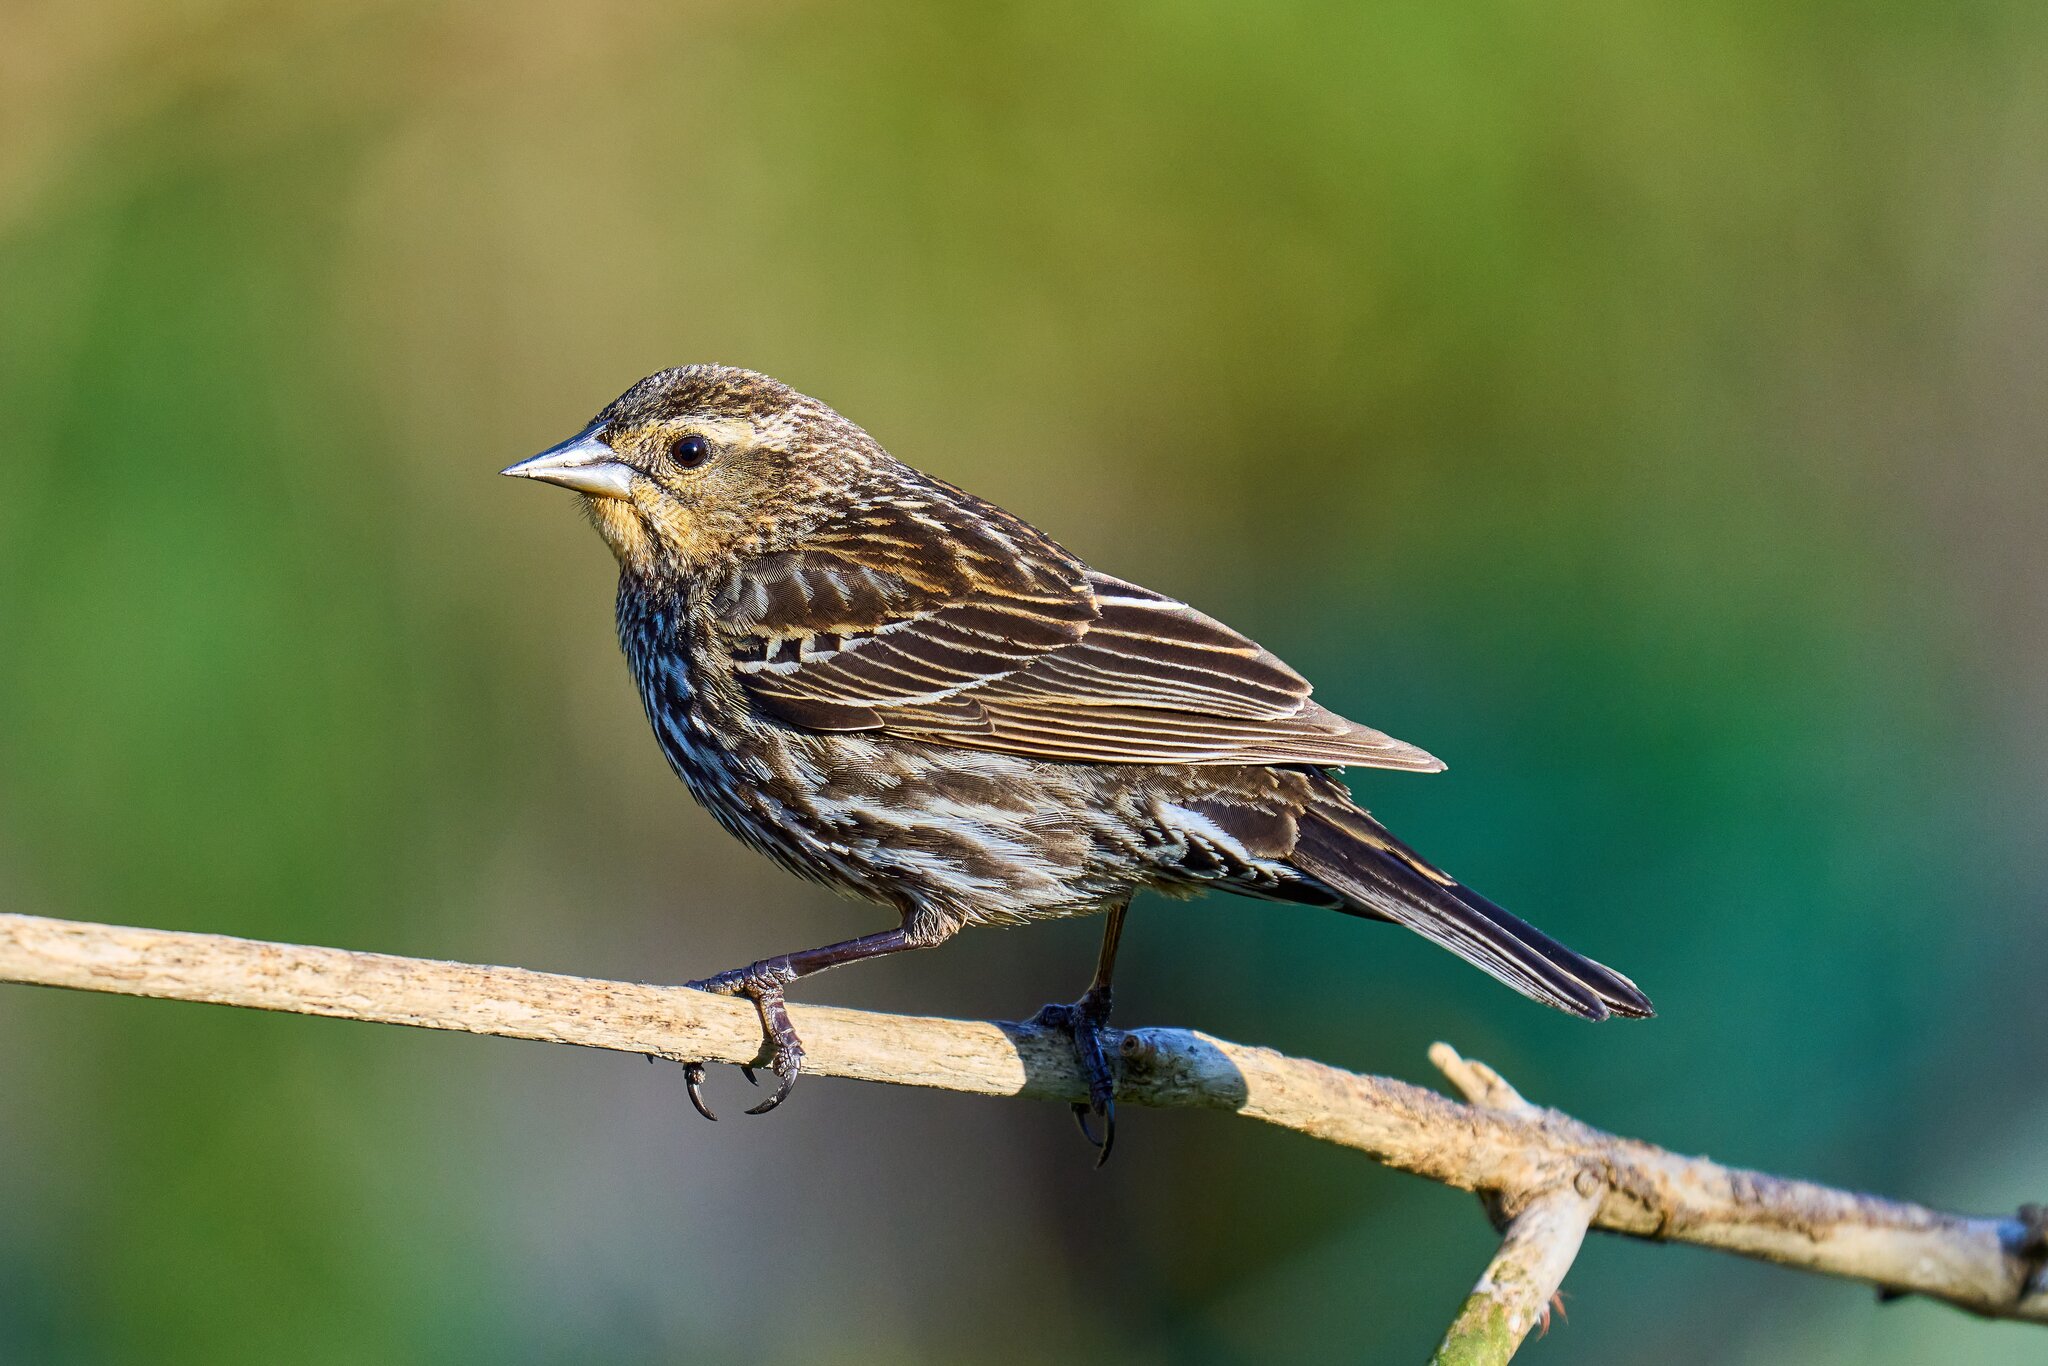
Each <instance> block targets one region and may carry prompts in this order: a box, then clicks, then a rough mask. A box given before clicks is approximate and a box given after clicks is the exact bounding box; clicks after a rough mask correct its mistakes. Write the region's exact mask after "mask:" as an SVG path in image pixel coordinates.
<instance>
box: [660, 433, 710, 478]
mask: <svg viewBox="0 0 2048 1366" xmlns="http://www.w3.org/2000/svg"><path fill="white" fill-rule="evenodd" d="M668 458H669V459H671V460H673V461H675V462H676V463H677V464H678V465H681V466H682V467H683V468H684V469H686V470H688V469H695V468H696V467H697V466H699V465H701V464H703V463H704V462H705V461H706V460H709V459H710V458H711V443H710V442H709V441H706V440H705V439H704V438H703V437H701V436H699V435H697V433H695V432H691V433H690V434H689V435H688V436H679V437H677V438H676V439H675V440H674V441H672V442H670V443H669V448H668Z"/></svg>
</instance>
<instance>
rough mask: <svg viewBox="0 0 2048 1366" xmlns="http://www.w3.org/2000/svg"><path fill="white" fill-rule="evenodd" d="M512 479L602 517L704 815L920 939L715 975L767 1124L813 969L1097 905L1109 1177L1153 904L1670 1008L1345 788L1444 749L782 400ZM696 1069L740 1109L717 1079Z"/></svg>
mask: <svg viewBox="0 0 2048 1366" xmlns="http://www.w3.org/2000/svg"><path fill="white" fill-rule="evenodd" d="M505 473H506V474H509V475H517V476H519V477H522V478H527V479H539V480H544V481H546V482H548V483H552V484H559V485H562V486H563V487H565V488H569V489H574V490H575V491H576V492H577V493H579V494H581V495H582V496H583V501H584V504H585V506H586V508H587V510H588V512H589V515H590V519H591V521H592V522H593V523H594V524H595V525H596V527H597V530H598V532H599V534H601V535H602V536H603V537H604V539H605V541H606V543H607V544H608V545H610V547H611V549H612V553H613V554H614V555H615V556H617V558H618V562H619V596H618V628H619V640H620V643H621V645H622V646H623V647H624V649H625V653H626V658H627V660H628V661H629V663H630V664H631V666H632V671H633V677H634V680H635V681H636V682H637V683H638V684H639V688H640V696H641V700H642V701H643V703H644V704H645V706H646V709H647V719H648V720H649V722H650V723H652V725H653V727H654V734H655V738H656V739H657V740H658V741H659V742H660V744H661V748H662V752H663V753H664V754H665V755H666V756H667V758H668V761H669V763H670V764H671V765H672V766H673V767H674V769H675V771H676V773H677V774H678V775H679V776H681V778H682V780H683V781H684V783H686V784H688V786H689V789H690V791H691V792H692V793H693V794H694V795H695V796H696V798H697V800H698V801H700V802H702V803H703V804H704V806H705V807H706V808H707V809H709V810H710V812H711V814H712V815H713V816H714V817H716V818H717V820H718V822H719V823H720V824H721V825H723V826H724V827H725V828H726V829H727V830H729V831H731V832H732V833H733V834H734V835H737V836H738V837H739V838H740V839H742V840H744V841H745V842H746V843H748V844H750V845H752V846H753V847H754V848H756V849H758V850H760V851H761V852H762V853H764V854H766V855H768V856H769V857H770V858H772V859H774V860H775V861H776V862H778V863H780V864H782V865H783V866H784V867H785V868H788V869H789V870H790V871H792V872H795V873H797V874H800V875H801V876H804V877H807V878H811V879H813V880H815V881H818V882H822V883H825V884H826V885H828V886H831V887H835V888H838V889H839V890H841V891H844V892H850V893H853V894H854V895H856V896H861V897H866V898H868V899H870V900H873V901H878V902H881V903H883V904H884V905H886V906H889V907H891V908H893V909H894V910H895V911H896V913H897V914H898V915H899V916H900V917H901V923H900V924H899V925H898V926H897V927H896V928H895V929H891V930H886V931H883V932H881V933H879V934H870V935H866V936H863V937H861V938H858V939H850V940H847V941H846V942H844V943H840V944H832V945H829V946H827V947H825V948H818V949H806V950H803V951H801V952H797V953H787V954H781V955H778V956H776V957H772V958H764V959H762V960H761V961H760V962H757V963H753V964H750V965H748V966H746V967H743V968H738V969H735V970H733V971H730V972H723V973H719V974H718V975H717V976H714V977H709V978H705V979H704V980H702V981H699V982H693V983H691V985H692V986H695V987H698V988H699V989H701V990H705V991H713V992H720V993H725V994H730V995H743V996H747V997H750V998H751V999H752V1000H753V1001H754V1002H755V1003H756V1005H757V1007H758V1008H759V1011H760V1014H761V1021H762V1026H763V1028H764V1030H765V1032H766V1036H767V1043H768V1046H769V1048H770V1057H771V1059H772V1066H773V1068H774V1070H775V1072H776V1075H777V1077H778V1078H779V1081H780V1085H779V1086H778V1087H777V1089H776V1090H775V1092H774V1094H773V1095H771V1096H770V1097H769V1098H768V1099H767V1100H766V1101H764V1102H763V1103H761V1104H760V1105H758V1106H756V1107H755V1108H754V1110H752V1111H749V1113H760V1112H763V1111H766V1110H769V1109H772V1108H774V1106H776V1105H777V1104H779V1103H780V1102H781V1101H782V1100H783V1098H784V1097H786V1096H787V1095H788V1094H789V1090H790V1087H791V1086H792V1085H793V1084H794V1082H795V1080H796V1077H797V1074H798V1072H799V1070H800V1069H801V1066H802V1061H803V1047H802V1044H801V1042H800V1041H799V1040H798V1038H797V1035H796V1031H795V1030H794V1029H793V1028H792V1027H791V1025H790V1020H789V1014H788V1011H787V1009H786V1007H785V1005H784V1001H783V989H784V987H786V986H787V985H788V984H789V983H791V982H793V981H795V980H796V979H797V978H799V977H806V976H809V975H810V974H811V973H814V972H820V971H823V970H824V969H826V968H831V967H838V966H840V965H841V964H845V963H851V962H855V961H858V960H860V959H864V958H874V957H879V956H881V955H883V954H889V953H897V952H900V951H902V950H904V949H919V948H929V947H931V946H932V945H935V944H939V943H941V942H943V941H944V940H946V939H948V938H950V937H951V936H952V935H953V934H955V933H956V932H958V931H959V930H961V929H962V928H964V927H966V926H969V925H1019V924H1025V923H1028V922H1031V921H1036V920H1048V919H1053V918H1056V917H1062V916H1079V915H1095V914H1098V913H1106V914H1107V915H1108V924H1107V927H1106V930H1105V933H1104V936H1103V943H1102V952H1101V956H1100V959H1099V961H1098V964H1097V968H1096V974H1095V979H1094V982H1093V984H1092V985H1091V986H1090V987H1089V989H1088V991H1087V992H1086V993H1085V994H1084V995H1083V996H1082V997H1081V998H1080V1000H1078V1001H1077V1002H1075V1003H1074V1004H1073V1005H1071V1006H1062V1007H1047V1008H1046V1010H1044V1011H1042V1012H1040V1016H1039V1018H1040V1019H1041V1020H1042V1021H1045V1022H1048V1023H1051V1024H1055V1025H1058V1026H1061V1027H1063V1028H1067V1029H1070V1030H1071V1031H1072V1035H1073V1039H1074V1047H1075V1052H1076V1055H1077V1057H1078V1058H1079V1060H1080V1063H1081V1066H1082V1069H1083V1071H1084V1072H1085V1073H1086V1075H1087V1077H1088V1080H1089V1094H1090V1101H1089V1104H1088V1105H1086V1106H1082V1105H1076V1106H1075V1111H1076V1113H1077V1115H1079V1117H1080V1119H1081V1125H1082V1130H1083V1132H1084V1133H1088V1134H1089V1135H1090V1138H1091V1141H1094V1142H1096V1143H1097V1144H1098V1146H1100V1147H1101V1148H1102V1151H1103V1155H1104V1156H1105V1157H1106V1156H1107V1154H1108V1146H1109V1142H1110V1140H1111V1138H1112V1137H1113V1135H1114V1109H1113V1104H1114V1098H1115V1079H1114V1075H1113V1073H1112V1071H1111V1069H1110V1067H1109V1065H1108V1061H1107V1059H1106V1057H1105V1055H1104V1052H1103V1048H1102V1043H1101V1038H1100V1032H1101V1030H1102V1029H1103V1027H1104V1025H1105V1023H1106V1021H1107V1019H1108V1016H1109V1008H1110V974H1111V969H1112V968H1113V967H1114V965H1115V961H1116V950H1117V941H1118V937H1119V934H1120V932H1121V930H1122V927H1123V919H1124V913H1125V910H1126V908H1127V907H1128V906H1129V904H1130V900H1131V896H1132V894H1133V893H1135V892H1136V891H1138V890H1139V889H1140V888H1146V887H1149V888H1153V889H1155V890H1158V891H1162V892H1165V893H1167V894H1169V895H1176V896H1188V895H1193V894H1195V893H1197V892H1200V891H1203V890H1205V889H1207V888H1211V887H1220V888H1225V889H1227V890H1230V891H1234V892H1241V893H1244V894H1246V895H1249V896H1254V897H1262V898H1265V899H1268V900H1273V901H1291V902H1300V903H1305V904H1308V905H1313V906H1324V907H1328V908H1329V909H1331V910H1336V911H1344V912H1347V913H1349V914H1352V915H1357V916H1364V917H1368V918H1370V919H1375V920H1390V921H1393V922H1394V923H1396V924H1399V925H1404V926H1406V927H1407V928H1409V929H1411V930H1414V931H1415V932H1416V933H1418V934H1421V935H1423V936H1425V937H1427V938H1429V939H1432V940H1434V941H1435V942H1436V943H1438V944H1441V945H1442V946H1444V947H1445V948H1447V949H1449V950H1451V952H1453V953H1455V954H1457V955H1459V956H1460V957H1462V958H1464V959H1466V960H1467V961H1469V962H1472V963H1474V964H1477V965H1478V966H1479V967H1481V968H1484V969H1485V970H1486V971H1488V972H1490V973H1492V974H1493V975H1494V976H1495V977H1498V978H1499V979H1500V980H1501V981H1503V982H1505V983H1507V984H1508V985H1509V986H1511V987H1513V988H1515V990H1517V991H1519V992H1521V993H1523V994H1524V995H1526V996H1529V997H1532V998H1533V999H1535V1000H1538V1001H1541V1002H1543V1003H1544V1004H1546V1005H1551V1006H1555V1007H1557V1008H1558V1009H1560V1010H1564V1011H1569V1012H1570V1013H1572V1014H1574V1015H1579V1016H1582V1017H1584V1018H1586V1019H1589V1020H1599V1019H1604V1018H1606V1017H1607V1016H1609V1015H1610V1014H1613V1015H1628V1016H1647V1015H1649V1014H1650V1013H1651V1007H1650V1002H1649V1000H1648V999H1647V998H1646V997H1645V996H1644V995H1643V994H1642V992H1640V991H1638V990H1637V989H1636V986H1635V984H1634V983H1632V982H1630V981H1629V980H1628V979H1627V978H1626V977H1623V976H1622V975H1621V974H1620V973H1617V972H1615V971H1613V970H1612V969H1610V968H1606V967H1603V966H1601V965H1600V964H1599V963H1596V962H1593V961H1592V960H1591V959H1589V958H1585V957H1583V956H1581V955H1579V954H1577V953H1574V952H1573V951H1572V950H1570V949H1568V948H1566V947H1565V946H1564V945H1562V944H1560V943H1558V942H1557V941H1556V940H1554V939H1552V938H1550V937H1549V936H1548V935H1546V934H1544V933H1543V932H1542V931H1540V930H1538V929H1536V928H1535V927H1533V926H1531V925H1528V924H1526V923H1524V922H1523V921H1521V920H1518V919H1516V918H1515V917H1514V916H1512V915H1509V914H1508V913H1507V912H1506V911H1504V910H1502V909H1501V908H1500V907H1498V906H1496V905H1494V904H1493V903H1492V902H1491V901H1488V900H1487V899H1486V898H1485V897H1482V896H1480V895H1479V894H1478V893H1476V892H1473V891H1472V890H1470V889H1469V888H1467V887H1464V886H1461V885H1460V884H1459V883H1457V882H1456V881H1454V880H1452V878H1451V877H1450V876H1449V875H1448V874H1445V873H1443V872H1441V871H1439V870H1438V869H1437V868H1435V867H1434V866H1432V865H1431V864H1430V863H1428V862H1427V861H1425V860H1424V859H1423V858H1422V857H1421V856H1420V855H1418V854H1416V853H1415V851H1413V850H1412V849H1410V848H1408V846H1407V845H1405V844H1403V843H1401V841H1399V840H1398V839H1396V838H1394V836H1393V835H1391V834H1389V833H1388V832H1387V830H1386V829H1385V827H1383V826H1381V825H1380V823H1379V822H1378V821H1376V820H1374V819H1373V818H1372V817H1371V816H1369V815H1367V814H1366V812H1365V811H1364V810H1362V809H1361V808H1360V807H1359V806H1358V805H1357V804H1355V803H1354V802H1353V801H1352V799H1351V795H1350V793H1349V792H1348V791H1347V790H1346V789H1345V787H1344V785H1343V783H1342V782H1340V781H1339V780H1338V778H1337V777H1336V776H1335V773H1334V770H1336V769H1340V768H1343V767H1346V766H1351V765H1357V766H1362V767H1367V768H1392V769H1407V770H1409V771H1412V772H1419V773H1430V772H1435V771H1437V770H1439V769H1441V768H1442V767H1443V765H1442V764H1441V763H1440V762H1438V761H1437V760H1436V759H1434V758H1432V757H1431V756H1429V755H1428V754H1425V753H1424V752H1423V751H1421V750H1419V749H1417V748H1416V747H1415V746H1413V745H1409V744H1404V743H1403V742H1401V741H1399V740H1396V739H1394V738H1393V737H1391V736H1388V735H1383V734H1381V733H1380V732H1379V731H1376V730H1371V729H1369V728H1367V727H1365V726H1362V725H1359V724H1358V723H1356V722H1354V721H1348V720H1346V719H1345V718H1343V717H1341V716H1338V715H1336V714H1335V713H1333V712H1331V711H1328V710H1326V709H1324V708H1323V707H1322V706H1320V705H1318V704H1317V703H1316V702H1315V701H1313V700H1312V699H1311V698H1310V696H1309V684H1308V682H1307V680H1305V679H1304V678H1302V677H1301V675H1299V674H1297V673H1296V672H1295V671H1294V670H1292V669H1290V668H1289V667H1287V665H1285V664H1283V663H1282V662H1281V661H1280V660H1279V659H1277V658H1275V657H1274V656H1273V655H1272V654H1270V653H1268V652H1267V651H1266V650H1264V649H1262V648H1260V647H1259V646H1258V645H1256V644H1254V643H1253V642H1251V641H1250V640H1247V639H1246V638H1245V637H1243V636H1241V635H1239V634H1238V633H1237V632H1235V631H1233V630H1231V629H1230V628H1229V627H1227V626H1225V625H1223V624H1222V623H1221V622H1219V621H1216V620H1214V619H1212V618H1210V617H1207V616H1204V615H1203V614H1202V613H1200V612H1197V611H1196V610H1194V609H1193V608H1192V607H1189V606H1187V605H1186V604H1184V603H1180V602H1177V601H1175V600H1174V599H1172V598H1170V597H1167V596H1165V595H1164V594H1161V593H1155V592H1152V591H1151V590H1150V589H1146V588H1141V587H1139V586H1138V585H1136V584H1133V583H1126V582H1124V581H1123V580H1121V579H1116V578H1112V577H1110V576H1109V575H1107V574H1103V573H1099V572H1097V571H1095V570H1093V569H1090V568H1089V567H1088V566H1087V565H1085V564H1083V563H1082V562H1081V561H1080V560H1079V559H1077V558H1076V557H1075V556H1073V555H1072V554H1070V553H1069V552H1068V551H1066V550H1064V549H1062V548H1061V547H1060V546H1059V545H1057V544H1055V543H1054V542H1053V541H1052V540H1051V539H1050V538H1048V537H1047V536H1046V535H1044V533H1042V532H1040V531H1038V530H1037V529H1036V528H1034V527H1032V526H1030V525H1028V524H1026V523H1025V522H1023V521H1021V520H1020V519H1018V518H1016V517H1013V516H1011V515H1010V514H1009V513H1007V512H1005V511H1003V510H1002V509H1001V508H998V507H995V506H993V505H991V504H989V503H985V502H983V501H982V500H981V499H979V498H976V497H975V496H973V495H972V494H970V493H966V492H964V491H962V490H960V489H957V488H955V487H953V486H952V485H951V484H948V483H946V482H944V481H943V480H939V479H934V478H932V477H931V476H929V475H926V474H922V473H919V472H918V471H917V470H914V469H911V468H910V467H909V466H907V465H904V464H902V463H900V462H898V461H897V460H895V459H894V458H893V457H891V456H890V455H889V453H888V452H887V451H885V450H883V449H882V447H881V446H880V445H879V444H877V443H876V442H875V440H874V439H873V438H872V437H870V436H869V435H868V434H867V433H866V432H865V431H863V430H861V429H860V428H859V427H857V426H855V425H854V424H853V423H852V422H850V421H848V420H847V419H846V418H844V417H841V416H840V415H839V414H838V413H836V412H834V411H833V410H832V409H831V408H828V407H826V406H825V405H824V404H823V403H820V402H819V401H818V400H816V399H813V398H808V397H806V396H804V395H803V394H800V393H797V392H796V391H795V390H793V389H791V388H789V387H788V386H787V385H784V384H782V383H780V382H778V381H776V380H773V379H770V378H768V377H767V376H765V375H759V374H755V373H753V372H751V371H747V370H738V369H731V368H728V367H725V366H718V365H692V366H685V367H683V368H680V369H675V370H664V371H662V372H661V373H659V374H655V375H650V376H649V377H647V378H646V379H643V380H641V381H640V382H639V383H638V384H635V385H634V386H633V387H632V388H630V389H628V390H627V391H626V392H625V393H624V394H621V395H620V396H619V397H618V398H617V399H616V400H615V401H613V402H612V403H611V405H610V406H608V407H607V408H605V409H604V411H603V412H601V413H599V414H598V415H597V417H596V419H595V420H593V421H592V422H591V423H590V425H589V426H588V427H586V428H584V429H583V431H581V432H580V433H578V434H577V435H576V436H574V437H572V438H571V439H569V440H568V441H565V442H563V443H561V444H560V445H558V446H555V447H552V448H551V449H549V450H546V451H543V452H542V453H541V454H539V455H536V456H534V457H533V458H532V459H530V460H526V461H523V462H521V463H520V464H517V465H514V466H512V467H511V468H510V469H508V470H506V471H505ZM749 1075H750V1077H751V1073H750V1074H749ZM687 1076H688V1081H689V1089H690V1095H691V1099H692V1101H694V1102H695V1103H696V1105H697V1107H698V1109H699V1110H701V1111H703V1112H704V1113H705V1115H706V1116H707V1117H713V1118H715V1116H712V1115H711V1112H710V1110H709V1108H708V1107H707V1106H706V1105H705V1104H704V1101H703V1097H702V1094H701V1089H700V1088H701V1084H702V1081H703V1067H702V1065H701V1064H698V1063H692V1064H688V1065H687ZM1091 1114H1092V1115H1093V1116H1095V1117H1097V1118H1099V1120H1100V1121H1101V1124H1102V1134H1101V1136H1100V1138H1096V1137H1095V1136H1094V1134H1093V1132H1092V1131H1091V1129H1090V1125H1089V1118H1090V1116H1091Z"/></svg>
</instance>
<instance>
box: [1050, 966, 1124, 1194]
mask: <svg viewBox="0 0 2048 1366" xmlns="http://www.w3.org/2000/svg"><path fill="white" fill-rule="evenodd" d="M1031 1023H1032V1024H1035V1025H1040V1026H1043V1027H1044V1028H1047V1029H1061V1030H1065V1031H1066V1032H1067V1033H1069V1034H1071V1035H1072V1036H1073V1040H1074V1060H1075V1061H1076V1062H1078V1063H1079V1064H1080V1065H1081V1075H1082V1076H1084V1077H1086V1078H1087V1079H1088V1100H1087V1103H1086V1104H1083V1103H1082V1102H1080V1101H1075V1102H1074V1120H1075V1122H1076V1123H1078V1124H1079V1125H1080V1126H1081V1136H1082V1137H1083V1138H1085V1139H1087V1140H1088V1141H1089V1142H1090V1143H1092V1144H1094V1145H1095V1147H1096V1149H1097V1154H1098V1155H1097V1156H1096V1159H1095V1165H1096V1166H1098V1167H1100V1166H1101V1165H1102V1164H1103V1163H1105V1162H1107V1161H1109V1152H1110V1149H1111V1148H1113V1147H1115V1146H1116V1073H1115V1072H1113V1071H1112V1070H1110V1065H1109V1055H1108V1054H1107V1053H1105V1052H1104V1051H1103V1048H1102V1031H1103V1030H1104V1029H1106V1028H1108V1026H1109V992H1108V991H1106V990H1102V989H1098V988H1090V989H1089V991H1088V993H1087V994H1086V995H1084V996H1083V997H1082V998H1081V999H1080V1000H1078V1001H1076V1002H1074V1003H1073V1004H1072V1005H1069V1006H1045V1007H1043V1008H1042V1009H1041V1010H1040V1011H1039V1012H1038V1013H1037V1014H1036V1015H1034V1016H1032V1017H1031ZM1091 1115H1092V1116H1093V1117H1094V1118H1095V1119H1096V1120H1097V1121H1099V1122H1100V1124H1101V1126H1102V1136H1101V1137H1100V1138H1097V1137H1096V1136H1095V1128H1094V1126H1093V1125H1091V1124H1090V1123H1089V1122H1088V1121H1089V1117H1090V1116H1091Z"/></svg>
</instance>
